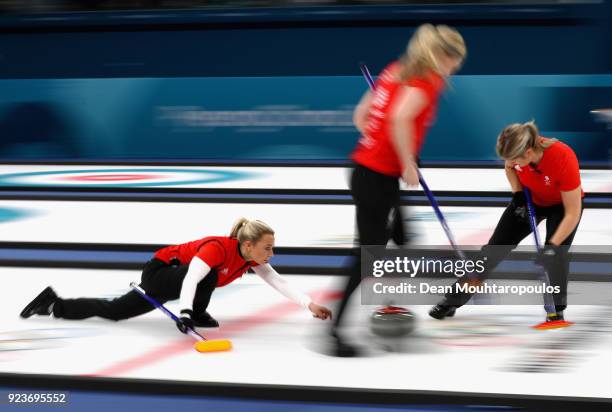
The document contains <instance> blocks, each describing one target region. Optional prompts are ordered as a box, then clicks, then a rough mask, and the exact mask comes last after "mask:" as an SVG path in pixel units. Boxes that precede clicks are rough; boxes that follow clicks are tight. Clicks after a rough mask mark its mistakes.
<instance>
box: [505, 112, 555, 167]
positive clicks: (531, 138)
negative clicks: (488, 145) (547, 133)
mask: <svg viewBox="0 0 612 412" xmlns="http://www.w3.org/2000/svg"><path fill="white" fill-rule="evenodd" d="M539 137H540V131H539V130H538V126H536V124H535V122H534V121H533V120H532V121H530V122H527V123H513V124H511V125H508V126H506V127H505V128H504V130H502V132H501V133H500V135H499V137H498V138H497V145H496V146H495V151H496V152H497V156H499V157H500V158H502V159H504V160H512V159H516V158H517V157H521V156H523V155H524V154H525V152H526V151H527V149H533V150H536V151H541V150H544V149H546V148H547V147H549V146H550V145H552V144H553V143H554V142H556V141H557V139H547V140H546V141H542V139H539Z"/></svg>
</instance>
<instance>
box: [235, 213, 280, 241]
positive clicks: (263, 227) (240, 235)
mask: <svg viewBox="0 0 612 412" xmlns="http://www.w3.org/2000/svg"><path fill="white" fill-rule="evenodd" d="M264 235H274V230H273V229H272V228H271V227H270V226H268V225H267V224H265V223H264V222H262V221H261V220H249V219H247V218H244V217H241V218H240V219H238V221H236V223H234V226H232V230H231V232H230V235H229V236H230V237H231V238H234V239H238V242H240V243H243V242H246V241H247V240H250V241H251V242H253V243H255V242H257V241H258V240H259V239H261V238H262V237H263V236H264Z"/></svg>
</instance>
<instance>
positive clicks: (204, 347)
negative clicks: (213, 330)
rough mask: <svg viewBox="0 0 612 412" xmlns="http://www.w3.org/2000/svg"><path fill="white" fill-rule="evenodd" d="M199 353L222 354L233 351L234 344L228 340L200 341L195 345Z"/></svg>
mask: <svg viewBox="0 0 612 412" xmlns="http://www.w3.org/2000/svg"><path fill="white" fill-rule="evenodd" d="M194 348H195V350H197V351H198V352H221V351H224V350H231V349H232V342H230V341H229V340H227V339H219V340H200V341H197V342H196V343H195V345H194Z"/></svg>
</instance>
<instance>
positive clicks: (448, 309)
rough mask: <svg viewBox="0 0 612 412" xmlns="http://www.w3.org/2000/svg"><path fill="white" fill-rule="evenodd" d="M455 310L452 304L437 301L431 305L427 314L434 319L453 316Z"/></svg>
mask: <svg viewBox="0 0 612 412" xmlns="http://www.w3.org/2000/svg"><path fill="white" fill-rule="evenodd" d="M456 310H457V308H456V307H454V306H447V305H442V304H440V303H438V304H437V305H436V306H434V307H432V308H431V309H430V310H429V316H431V317H432V318H434V319H438V320H442V319H444V318H447V317H449V318H450V317H453V316H455V311H456Z"/></svg>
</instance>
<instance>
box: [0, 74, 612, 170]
mask: <svg viewBox="0 0 612 412" xmlns="http://www.w3.org/2000/svg"><path fill="white" fill-rule="evenodd" d="M365 88H366V85H365V82H364V80H363V79H362V78H361V77H360V76H350V77H349V76H346V77H344V76H342V77H330V76H326V77H264V78H261V77H260V78H237V77H234V78H168V79H161V78H149V79H135V78H128V79H117V78H115V79H113V78H106V79H45V80H42V79H39V80H31V79H23V80H0V134H1V135H2V136H3V138H2V140H1V141H0V157H3V158H49V157H56V158H58V157H59V158H61V157H71V158H75V157H76V158H84V159H162V158H164V159H165V158H170V159H194V158H201V159H287V158H301V159H346V158H347V156H348V154H349V153H350V151H351V150H352V149H353V147H354V145H355V142H356V140H357V138H358V137H359V136H358V134H357V132H356V130H355V129H354V127H353V126H352V123H351V112H352V110H353V108H354V105H355V102H357V101H358V100H359V97H360V95H361V93H363V92H364V91H365ZM611 97H612V75H582V76H580V75H565V76H502V75H498V76H455V77H454V78H453V79H452V81H451V87H450V88H449V89H448V90H447V93H446V94H445V96H444V97H443V98H442V100H441V105H440V110H439V113H438V116H437V121H436V123H435V125H434V127H433V129H432V130H431V133H430V134H429V136H428V139H427V143H426V145H425V148H424V151H423V154H422V158H423V160H457V161H465V160H467V161H469V160H494V159H495V153H494V145H495V139H496V136H497V134H498V133H499V131H500V130H501V129H502V128H503V127H504V126H505V125H506V124H508V123H512V122H517V121H521V122H522V121H527V120H530V119H532V118H533V119H535V120H536V121H537V122H538V124H539V126H540V128H541V131H542V133H543V134H544V135H547V136H552V137H557V138H560V139H562V140H564V141H566V142H568V143H569V144H570V145H572V146H573V147H574V148H575V150H576V151H577V153H578V155H579V158H580V159H581V160H582V161H606V160H607V159H608V156H609V153H608V152H607V149H606V148H609V147H610V146H609V144H610V139H609V138H610V136H609V134H608V135H607V131H606V129H605V125H604V124H603V123H597V122H596V121H594V119H593V117H592V115H591V114H590V113H589V111H590V110H592V109H596V108H601V107H610V106H612V102H611Z"/></svg>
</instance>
